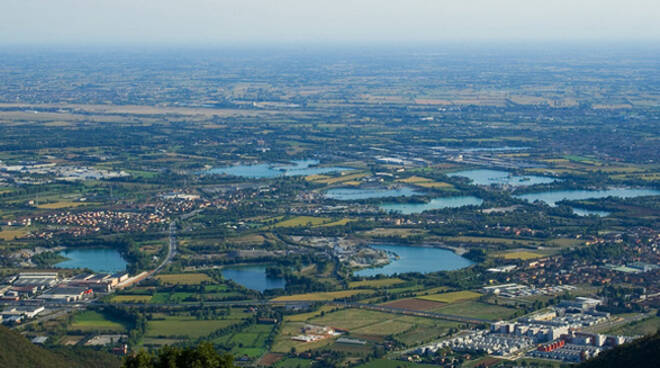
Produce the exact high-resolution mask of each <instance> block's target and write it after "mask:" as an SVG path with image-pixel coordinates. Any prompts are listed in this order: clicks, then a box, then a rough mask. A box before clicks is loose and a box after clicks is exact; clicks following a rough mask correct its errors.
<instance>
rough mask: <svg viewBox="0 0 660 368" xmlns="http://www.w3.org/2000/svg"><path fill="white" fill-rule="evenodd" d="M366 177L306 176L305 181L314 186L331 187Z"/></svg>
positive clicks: (357, 174)
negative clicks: (324, 185)
mask: <svg viewBox="0 0 660 368" xmlns="http://www.w3.org/2000/svg"><path fill="white" fill-rule="evenodd" d="M367 175H368V174H366V173H356V174H347V175H340V176H329V175H310V176H307V177H306V178H305V179H306V180H307V181H311V182H313V183H316V184H326V185H333V184H340V183H345V182H352V181H356V180H357V179H360V178H363V177H365V176H367Z"/></svg>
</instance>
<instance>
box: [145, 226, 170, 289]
mask: <svg viewBox="0 0 660 368" xmlns="http://www.w3.org/2000/svg"><path fill="white" fill-rule="evenodd" d="M174 256H176V221H172V222H170V239H169V242H168V246H167V256H166V257H165V259H164V260H163V262H161V263H160V264H159V265H158V267H156V269H154V270H153V271H152V272H151V274H150V275H149V276H148V277H147V278H150V277H152V276H154V275H156V274H157V273H158V272H160V271H161V270H162V269H163V268H165V267H166V266H167V265H168V264H170V263H171V262H172V259H174Z"/></svg>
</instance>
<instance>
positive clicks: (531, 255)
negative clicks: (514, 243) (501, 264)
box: [497, 250, 544, 261]
mask: <svg viewBox="0 0 660 368" xmlns="http://www.w3.org/2000/svg"><path fill="white" fill-rule="evenodd" d="M543 256H544V254H541V253H537V252H531V251H526V250H522V251H516V252H505V253H498V254H497V257H499V258H504V259H520V260H522V261H526V260H529V259H535V258H541V257H543Z"/></svg>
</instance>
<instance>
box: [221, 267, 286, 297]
mask: <svg viewBox="0 0 660 368" xmlns="http://www.w3.org/2000/svg"><path fill="white" fill-rule="evenodd" d="M220 272H221V273H222V277H224V278H226V279H229V280H233V281H234V282H236V283H238V284H240V285H243V286H245V287H246V288H248V289H252V290H257V291H260V292H263V291H264V290H270V289H283V288H284V287H285V286H286V280H284V279H283V278H280V277H268V276H266V267H265V266H235V267H225V268H223V269H222V270H221V271H220Z"/></svg>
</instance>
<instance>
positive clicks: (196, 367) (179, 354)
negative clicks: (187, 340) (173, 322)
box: [122, 342, 234, 368]
mask: <svg viewBox="0 0 660 368" xmlns="http://www.w3.org/2000/svg"><path fill="white" fill-rule="evenodd" d="M232 367H234V358H233V357H232V356H231V355H229V354H222V355H220V354H218V352H217V351H216V350H215V348H214V347H213V344H211V343H209V342H203V343H201V344H199V345H197V346H196V347H189V348H185V349H181V348H177V347H172V346H165V347H163V348H162V349H160V350H159V351H158V352H156V353H153V354H152V353H148V352H145V351H140V352H139V353H137V354H133V355H131V356H129V357H127V358H126V359H125V360H124V364H123V365H122V368H232Z"/></svg>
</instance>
